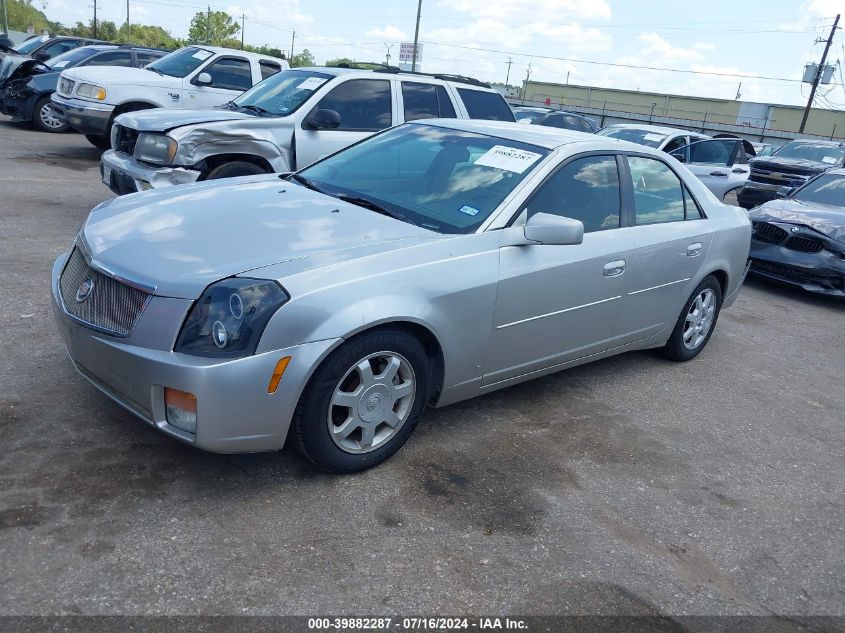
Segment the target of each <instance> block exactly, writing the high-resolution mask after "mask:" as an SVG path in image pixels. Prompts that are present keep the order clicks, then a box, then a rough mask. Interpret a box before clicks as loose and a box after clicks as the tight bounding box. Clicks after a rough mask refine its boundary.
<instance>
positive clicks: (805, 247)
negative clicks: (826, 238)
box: [785, 235, 824, 253]
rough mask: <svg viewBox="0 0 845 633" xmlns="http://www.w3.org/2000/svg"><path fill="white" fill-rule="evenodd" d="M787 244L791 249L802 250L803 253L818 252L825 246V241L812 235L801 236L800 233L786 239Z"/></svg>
mask: <svg viewBox="0 0 845 633" xmlns="http://www.w3.org/2000/svg"><path fill="white" fill-rule="evenodd" d="M785 246H786V248H788V249H790V250H793V251H801V252H802V253H818V252H819V251H820V250H822V249H823V248H824V243H822V242H821V240H816V239H813V238H812V237H801V236H800V235H798V236H796V237H790V238H789V239H788V240H786V245H785Z"/></svg>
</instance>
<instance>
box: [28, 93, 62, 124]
mask: <svg viewBox="0 0 845 633" xmlns="http://www.w3.org/2000/svg"><path fill="white" fill-rule="evenodd" d="M32 124H33V125H34V126H35V129H36V130H40V131H41V132H64V131H66V130H67V129H68V128H69V127H70V126H69V125H68V124H67V123H66V122H65V121H62V120H61V119H60V118H59V117H57V116H56V111H55V110H54V109H53V104H52V102H51V101H50V95H45V96H43V97H41V98H40V99H39V100H38V101H36V102H35V107H34V108H33V109H32Z"/></svg>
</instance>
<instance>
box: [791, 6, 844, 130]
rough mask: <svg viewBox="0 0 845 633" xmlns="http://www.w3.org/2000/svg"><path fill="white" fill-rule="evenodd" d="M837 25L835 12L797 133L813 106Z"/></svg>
mask: <svg viewBox="0 0 845 633" xmlns="http://www.w3.org/2000/svg"><path fill="white" fill-rule="evenodd" d="M838 26H839V14H838V13H837V14H836V19H835V20H834V21H833V28H831V29H830V35H829V36H828V38H827V44H825V47H824V53H822V61H821V63H820V64H819V69H818V70H817V71H816V78H815V79H814V80H813V87H812V88H811V89H810V98H809V99H807V107H806V108H804V116H803V117H801V127H799V128H798V133H799V134H803V133H804V126H805V125H807V117H808V116H810V108H812V107H813V99H815V98H816V89H817V88H818V87H819V81H820V80H821V78H822V72H823V71H824V63H825V62H826V61H827V52H828V51H829V50H830V45H831V44H832V43H833V36H834V34H835V33H836V28H837V27H838Z"/></svg>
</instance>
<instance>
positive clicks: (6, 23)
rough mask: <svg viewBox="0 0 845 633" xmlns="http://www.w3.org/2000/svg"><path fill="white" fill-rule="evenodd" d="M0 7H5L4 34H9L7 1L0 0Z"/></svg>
mask: <svg viewBox="0 0 845 633" xmlns="http://www.w3.org/2000/svg"><path fill="white" fill-rule="evenodd" d="M0 5H2V6H3V32H4V33H5V34H6V35H8V34H9V18H8V17H7V16H6V0H0Z"/></svg>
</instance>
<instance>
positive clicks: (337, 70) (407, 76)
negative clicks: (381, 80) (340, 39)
mask: <svg viewBox="0 0 845 633" xmlns="http://www.w3.org/2000/svg"><path fill="white" fill-rule="evenodd" d="M291 70H294V71H296V70H307V71H310V72H318V73H325V74H327V75H334V76H336V77H339V76H341V75H349V74H354V73H358V74H360V75H362V76H366V77H369V76H371V75H378V76H380V77H399V78H400V79H404V80H414V81H423V82H425V81H429V82H432V83H437V82H442V83H447V84H453V85H455V86H456V87H459V88H462V89H463V88H466V89H469V90H478V91H480V92H496V90H495V89H493V88H491V87H490V86H488V85H486V84H482V83H480V82H477V81H476V80H474V79H472V78H471V77H458V76H450V75H442V76H441V75H429V74H428V73H412V72H410V71H401V70H396V69H393V68H387V69H369V68H343V67H342V66H298V67H296V68H291ZM463 79H465V80H466V81H462V80H463Z"/></svg>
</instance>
